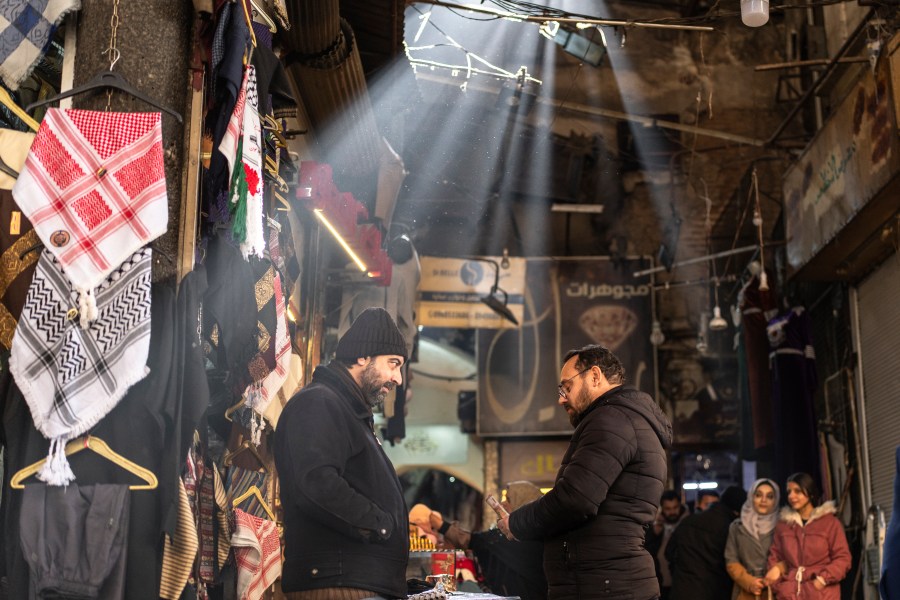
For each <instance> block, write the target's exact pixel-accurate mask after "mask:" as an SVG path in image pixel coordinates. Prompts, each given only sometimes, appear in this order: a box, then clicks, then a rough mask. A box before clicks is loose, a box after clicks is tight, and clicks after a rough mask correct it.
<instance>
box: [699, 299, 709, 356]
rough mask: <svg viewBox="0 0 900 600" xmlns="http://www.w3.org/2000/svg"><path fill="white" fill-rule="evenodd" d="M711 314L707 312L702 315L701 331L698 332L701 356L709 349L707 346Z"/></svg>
mask: <svg viewBox="0 0 900 600" xmlns="http://www.w3.org/2000/svg"><path fill="white" fill-rule="evenodd" d="M708 316H709V313H708V312H706V311H705V310H704V311H703V312H702V313H700V331H698V332H697V352H699V353H700V354H706V350H707V348H709V346H708V345H707V344H706V335H707V333H709V321H708V320H707V317H708Z"/></svg>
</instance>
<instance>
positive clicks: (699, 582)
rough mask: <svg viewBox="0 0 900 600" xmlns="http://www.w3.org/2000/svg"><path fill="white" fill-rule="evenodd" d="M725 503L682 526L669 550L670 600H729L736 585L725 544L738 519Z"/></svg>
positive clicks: (690, 519) (667, 550)
mask: <svg viewBox="0 0 900 600" xmlns="http://www.w3.org/2000/svg"><path fill="white" fill-rule="evenodd" d="M735 516H736V515H735V513H734V511H732V510H731V508H729V507H728V506H726V505H725V503H724V502H716V503H715V504H713V505H712V506H710V507H709V508H707V509H706V510H704V511H703V512H699V513H696V514H693V515H691V516H689V517H688V518H686V519H685V520H684V521H682V522H681V525H679V526H678V529H676V530H675V532H674V533H673V534H672V539H670V540H669V545H668V546H667V547H666V559H668V561H669V567H670V568H671V569H672V591H671V592H670V593H669V600H728V598H731V589H732V586H733V582H732V580H731V577H730V576H729V575H728V571H726V569H725V544H726V543H727V542H728V530H729V528H730V527H731V522H732V521H733V520H734V518H735Z"/></svg>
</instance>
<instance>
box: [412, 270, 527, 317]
mask: <svg viewBox="0 0 900 600" xmlns="http://www.w3.org/2000/svg"><path fill="white" fill-rule="evenodd" d="M485 260H486V261H494V262H496V263H497V264H498V265H499V264H500V260H501V259H500V258H499V257H490V256H489V257H485ZM508 260H509V267H508V268H506V269H504V268H502V267H499V268H500V280H499V288H500V289H501V290H503V291H504V292H506V294H507V306H508V307H509V309H510V311H512V313H513V315H514V316H515V317H516V319H517V320H518V321H519V322H520V323H521V322H522V315H523V305H524V300H523V291H524V287H525V259H524V258H510V259H508ZM421 264H422V280H421V281H420V282H419V288H418V289H419V303H418V309H417V311H416V315H417V324H418V325H423V326H425V327H454V328H460V329H468V328H477V329H502V328H510V327H515V325H513V324H512V323H510V322H509V321H507V320H506V319H504V318H503V317H501V316H500V315H498V314H497V313H495V312H494V311H493V310H491V309H490V308H489V307H488V306H487V305H486V304H485V303H484V302H482V301H481V299H482V298H484V297H485V296H487V295H489V294H490V293H491V287H492V286H493V285H494V274H495V271H494V266H493V265H492V264H491V263H490V262H485V261H480V260H477V259H464V258H436V257H433V256H425V257H422V259H421ZM497 297H498V299H499V300H500V301H501V302H502V301H503V293H502V292H498V293H497Z"/></svg>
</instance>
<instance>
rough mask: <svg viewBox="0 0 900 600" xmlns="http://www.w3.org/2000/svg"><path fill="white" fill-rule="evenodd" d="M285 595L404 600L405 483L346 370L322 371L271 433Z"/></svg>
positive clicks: (335, 366) (406, 549)
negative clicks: (337, 592)
mask: <svg viewBox="0 0 900 600" xmlns="http://www.w3.org/2000/svg"><path fill="white" fill-rule="evenodd" d="M274 454H275V466H276V467H277V468H278V475H279V478H280V482H281V499H282V505H283V506H284V539H285V545H284V568H283V570H282V573H283V575H282V583H281V585H282V589H283V590H284V591H285V592H294V591H301V590H314V589H322V588H334V587H349V588H358V589H363V590H369V591H372V592H378V593H379V594H381V595H383V596H386V597H389V598H406V563H407V560H408V558H409V534H408V531H409V522H408V516H407V509H406V505H405V503H404V500H403V490H402V488H401V487H400V481H399V480H398V479H397V474H396V472H395V470H394V467H393V465H392V464H391V462H390V460H389V459H388V457H387V455H386V454H385V453H384V451H383V450H382V448H381V443H380V442H379V440H378V439H377V438H376V437H375V433H374V431H373V429H372V411H371V409H370V408H369V406H368V404H367V403H366V400H365V397H364V396H363V394H362V391H361V390H360V388H359V386H358V385H357V384H356V382H355V381H354V380H353V378H352V377H351V376H350V373H349V372H348V371H347V369H346V368H344V367H343V366H340V365H338V364H336V363H331V364H329V365H328V366H324V367H322V366H320V367H317V368H316V370H315V372H314V373H313V380H312V383H311V384H310V385H308V386H306V387H305V388H303V389H302V390H300V391H299V392H298V393H297V394H296V395H295V396H294V397H293V398H291V400H290V401H289V402H288V403H287V405H285V407H284V412H283V413H282V414H281V417H280V418H279V420H278V428H277V429H276V430H275V445H274Z"/></svg>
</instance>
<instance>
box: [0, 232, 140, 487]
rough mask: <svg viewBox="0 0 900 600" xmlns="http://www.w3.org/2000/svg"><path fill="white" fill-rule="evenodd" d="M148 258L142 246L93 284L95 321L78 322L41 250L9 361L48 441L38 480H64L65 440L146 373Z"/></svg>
mask: <svg viewBox="0 0 900 600" xmlns="http://www.w3.org/2000/svg"><path fill="white" fill-rule="evenodd" d="M150 259H151V251H150V248H149V247H146V248H142V249H141V250H138V251H137V252H135V253H134V254H133V255H132V256H130V257H129V258H128V259H127V260H126V261H125V262H124V263H122V264H121V265H120V266H119V267H118V268H117V269H115V270H114V271H113V272H112V273H111V274H110V275H109V276H108V277H107V278H106V280H105V281H104V282H103V283H102V284H101V285H100V286H99V287H98V288H97V289H96V291H95V293H96V300H97V319H96V320H94V321H91V322H90V324H89V326H88V327H87V328H82V327H81V326H79V324H78V314H77V307H78V292H77V291H76V290H75V289H74V287H73V285H72V282H71V281H70V280H69V279H68V278H67V277H66V275H65V274H64V273H63V270H62V265H60V263H59V261H58V260H57V259H56V257H54V255H53V254H52V253H51V252H50V251H48V250H44V251H43V253H42V254H41V257H40V260H39V261H38V265H37V270H36V271H35V275H34V280H33V281H32V283H31V287H30V288H29V289H28V296H27V298H26V300H25V306H24V308H23V310H22V315H21V317H20V319H19V326H18V328H17V329H16V334H15V337H14V338H13V343H12V351H11V355H10V359H9V367H10V371H11V372H12V375H13V377H14V378H15V380H16V383H17V384H18V386H19V388H20V389H21V390H22V395H23V396H24V397H25V401H26V402H27V403H28V408H29V409H30V410H31V416H32V418H33V419H34V424H35V427H36V428H37V429H38V431H40V432H41V433H42V434H43V435H44V437H47V438H49V439H50V440H51V444H50V455H49V456H48V460H47V463H46V464H45V465H44V468H43V469H42V470H41V471H40V472H39V473H38V479H41V480H42V481H45V482H47V483H48V484H49V485H65V484H67V483H69V482H70V481H72V480H73V479H74V478H75V476H74V475H73V474H72V471H71V469H70V468H69V465H68V463H67V461H66V458H65V445H66V442H67V441H69V440H71V439H73V438H76V437H78V436H79V435H82V434H84V433H86V432H87V431H89V430H90V428H91V427H93V426H94V425H96V424H97V422H99V421H100V419H102V418H103V417H104V416H106V415H107V414H108V413H109V411H111V410H112V409H113V408H114V407H115V406H116V404H118V402H119V400H121V399H122V396H124V395H125V392H126V391H127V390H128V388H130V387H131V386H132V385H134V384H135V383H137V382H138V381H140V380H141V379H143V378H144V377H145V376H146V375H147V374H148V373H149V369H148V368H147V357H148V354H149V352H150V283H151V280H150Z"/></svg>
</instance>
